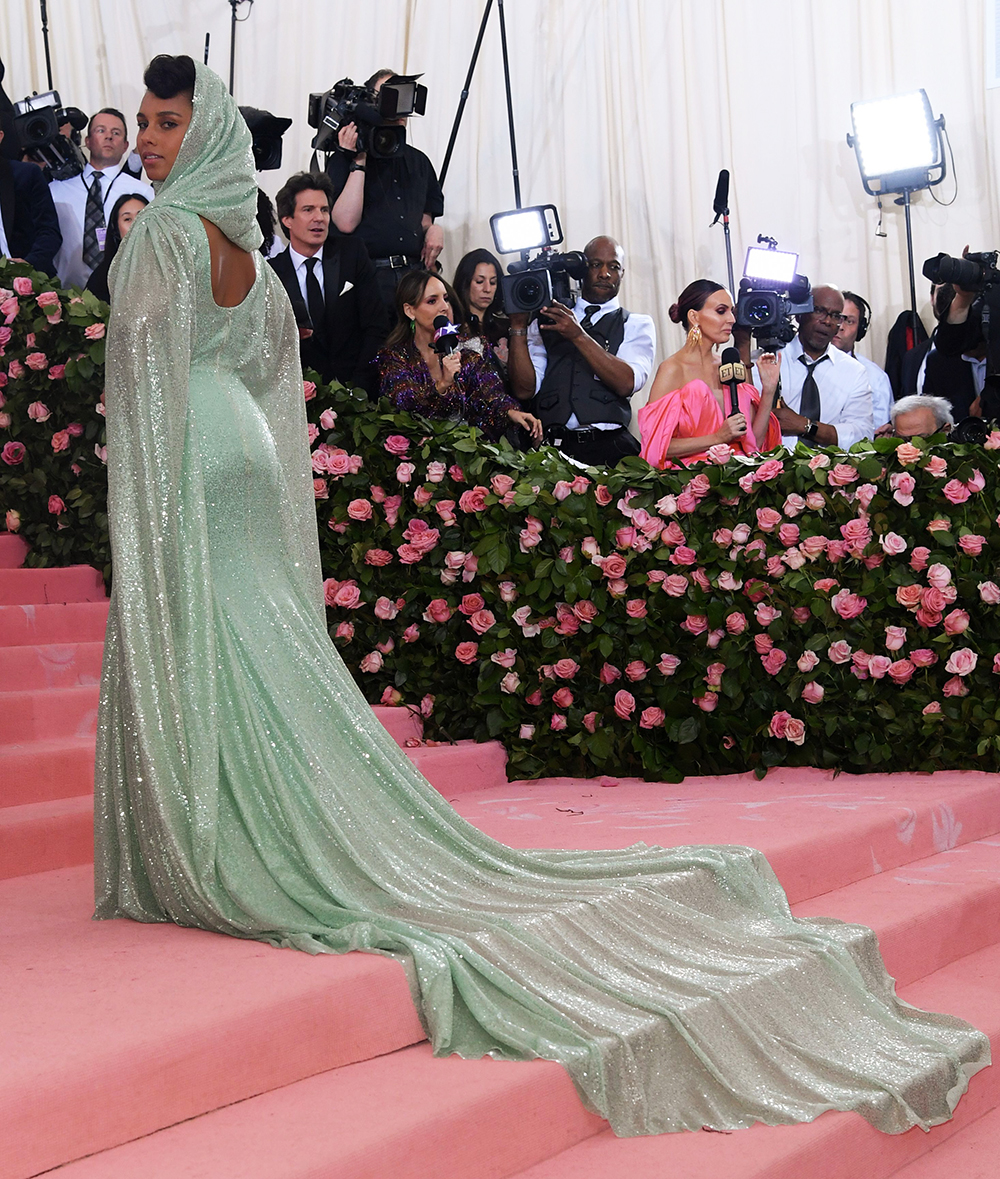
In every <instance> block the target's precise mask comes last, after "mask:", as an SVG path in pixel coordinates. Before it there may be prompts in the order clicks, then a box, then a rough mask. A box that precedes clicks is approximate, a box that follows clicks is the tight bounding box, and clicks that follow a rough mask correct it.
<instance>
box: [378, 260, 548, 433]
mask: <svg viewBox="0 0 1000 1179" xmlns="http://www.w3.org/2000/svg"><path fill="white" fill-rule="evenodd" d="M456 306H457V301H456V299H455V294H454V291H452V289H451V287H450V286H448V284H447V283H445V282H444V281H443V280H442V279H440V278H438V276H437V275H436V274H431V273H430V272H429V271H427V270H410V271H407V272H406V273H405V274H404V275H403V276H402V278H401V279H400V282H399V285H398V286H397V288H396V311H397V314H398V317H399V319H398V322H397V324H396V326H395V327H394V328H393V330H392V332H391V333H390V335H389V338H388V339H387V340H386V342H385V347H384V348H383V349H382V351H381V352H380V353H379V354H378V355H377V356H376V357H375V361H374V363H375V366H376V368H377V369H378V373H379V380H380V388H379V391H380V393H381V395H382V396H383V397H388V398H389V400H390V401H391V402H392V404H393V405H394V406H395V407H396V409H402V410H407V411H409V412H413V413H420V414H423V415H424V416H425V417H429V418H453V419H455V420H456V421H465V422H468V423H469V425H470V426H477V427H478V428H479V429H481V430H482V431H483V433H484V434H485V435H486V437H487V438H489V439H490V440H491V441H494V442H495V441H497V440H498V439H499V438H500V437H502V436H503V435H504V434H505V433H506V432H507V431H508V430H510V429H511V428H512V427H516V426H520V427H523V429H525V430H526V431H527V432H528V434H529V436H530V438H531V440H532V442H534V443H535V444H536V445H537V444H538V443H539V442H541V439H542V424H541V422H540V421H539V420H538V419H537V418H536V417H533V416H532V415H531V414H529V413H525V412H524V410H522V409H521V407H520V405H519V404H518V403H517V402H516V401H514V400H513V398H511V397H510V396H508V394H507V392H506V391H505V390H504V387H503V384H502V383H501V381H500V378H499V376H498V375H497V372H496V369H495V368H494V367H493V365H492V364H491V363H490V362H489V360H488V359H487V358H486V357H484V356H483V355H482V354H481V353H480V352H476V351H474V350H473V349H472V348H465V347H463V343H464V340H463V337H462V334H461V331H460V329H459V328H458V327H457V325H456V324H455V323H454V308H455V307H456Z"/></svg>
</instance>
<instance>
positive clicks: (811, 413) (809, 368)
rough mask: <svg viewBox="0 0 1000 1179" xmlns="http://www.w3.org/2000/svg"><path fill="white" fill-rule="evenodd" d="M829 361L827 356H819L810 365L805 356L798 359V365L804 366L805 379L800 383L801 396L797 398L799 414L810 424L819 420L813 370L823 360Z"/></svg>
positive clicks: (817, 392) (817, 389) (817, 387)
mask: <svg viewBox="0 0 1000 1179" xmlns="http://www.w3.org/2000/svg"><path fill="white" fill-rule="evenodd" d="M829 359H830V357H829V356H821V357H820V358H819V360H816V361H814V362H813V363H812V364H810V363H809V358H808V357H807V356H800V357H799V361H800V363H801V364H804V365H805V366H806V379H805V380H804V381H803V382H802V396H801V397H800V398H799V413H800V414H801V415H802V416H803V417H804V418H808V420H809V421H810V422H818V421H819V420H820V410H819V386H818V385H817V384H816V377H815V375H814V370H815V368H816V365H818V364H822V363H823V361H824V360H829Z"/></svg>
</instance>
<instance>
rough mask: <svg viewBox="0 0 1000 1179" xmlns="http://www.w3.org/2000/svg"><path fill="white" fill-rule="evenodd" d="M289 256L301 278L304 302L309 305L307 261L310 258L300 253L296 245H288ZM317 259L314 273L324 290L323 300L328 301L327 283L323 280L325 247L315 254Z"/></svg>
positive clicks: (298, 276) (300, 287) (320, 287)
mask: <svg viewBox="0 0 1000 1179" xmlns="http://www.w3.org/2000/svg"><path fill="white" fill-rule="evenodd" d="M288 256H289V258H291V260H292V265H293V266H294V267H295V277H296V278H297V279H298V280H299V290H300V291H301V292H302V302H303V303H305V305H306V306H307V307H308V306H309V296H308V294H307V293H306V279H307V278H308V277H309V271H308V270H307V269H306V263H307V262H308V261H309V258H308V256H307V255H306V254H300V253H299V252H298V251H297V250H296V249H295V247H294V246H289V247H288ZM313 257H314V258H315V259H316V265H315V266H314V267H313V274H315V275H316V281H317V282H318V283H319V289H320V290H321V291H322V292H323V302H324V303H325V302H326V284H325V283H324V282H323V247H322V246H320V248H319V249H318V250H317V251H316V253H315V254H313Z"/></svg>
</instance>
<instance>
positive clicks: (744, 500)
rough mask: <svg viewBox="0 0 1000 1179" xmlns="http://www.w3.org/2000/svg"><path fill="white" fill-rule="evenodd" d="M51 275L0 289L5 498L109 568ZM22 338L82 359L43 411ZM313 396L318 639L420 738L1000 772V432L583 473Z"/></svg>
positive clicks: (340, 392)
mask: <svg viewBox="0 0 1000 1179" xmlns="http://www.w3.org/2000/svg"><path fill="white" fill-rule="evenodd" d="M34 278H35V279H36V280H37V278H38V276H34ZM2 280H3V275H2V272H0V281H2ZM42 289H44V290H49V289H54V288H52V287H51V286H44V287H43V286H42V285H40V284H38V283H37V282H36V286H35V289H34V291H33V292H31V293H30V294H27V295H11V294H8V293H7V292H0V294H2V295H3V296H4V298H3V300H2V301H0V315H3V316H8V315H10V314H11V312H12V311H13V312H14V314H13V318H12V319H11V321H10V323H8V324H7V326H8V327H12V328H13V332H12V336H11V337H10V338H8V340H7V341H6V343H5V348H6V355H5V357H4V360H3V363H4V364H5V365H6V366H7V368H6V371H7V373H8V381H7V384H6V386H5V388H4V389H3V390H2V392H3V393H4V394H5V395H6V399H7V405H6V406H4V407H3V409H4V411H5V412H8V413H9V414H10V421H9V422H7V424H6V428H5V432H3V433H0V441H2V442H3V443H4V444H5V445H4V451H3V456H4V457H3V462H0V489H2V494H3V497H4V499H3V502H4V504H5V506H6V508H10V509H12V510H15V511H17V512H19V513H20V527H21V529H22V531H23V532H24V533H25V534H26V535H27V536H28V538H29V540H30V541H31V543H32V544H33V545H34V546H35V548H34V550H33V552H32V554H31V556H30V558H29V561H30V562H31V563H35V564H52V563H69V562H71V561H78V560H89V561H91V562H92V563H95V564H97V565H99V566H103V565H104V563H105V562H106V560H107V548H106V530H104V531H102V527H103V521H104V516H103V506H104V505H103V499H102V498H101V495H100V493H99V492H98V490H97V484H98V483H99V479H100V476H101V475H103V466H102V465H101V458H102V455H101V449H100V448H101V446H102V445H103V435H100V434H99V433H98V428H99V425H102V424H103V422H102V421H101V419H100V407H99V400H100V397H99V395H100V374H99V370H98V369H97V368H96V367H95V368H94V369H93V372H92V373H90V374H89V375H88V376H87V377H84V376H83V373H82V371H81V370H82V368H83V367H84V365H85V362H86V361H88V360H89V362H90V363H91V365H96V364H97V363H99V361H98V357H97V356H95V355H94V353H93V352H92V351H88V349H95V348H96V347H98V346H101V347H102V346H103V344H102V342H101V341H99V340H97V341H95V340H94V337H95V336H96V335H98V331H97V330H96V329H95V328H94V326H93V325H94V324H95V323H97V322H99V320H98V319H97V318H95V317H94V316H93V315H91V314H90V313H89V312H87V314H85V311H86V309H87V308H88V307H89V306H90V305H89V304H88V303H87V302H86V300H85V302H84V303H83V304H75V303H73V302H72V298H71V297H70V296H69V295H63V296H61V300H60V306H61V308H62V313H63V321H62V322H63V323H65V321H66V320H70V321H72V322H73V328H72V330H73V331H74V332H75V333H76V336H74V337H73V341H72V342H67V344H65V345H64V344H62V343H61V342H60V344H59V345H58V347H56V346H51V347H47V346H46V343H47V341H48V340H50V339H51V340H53V341H54V340H55V339H56V336H55V334H53V335H52V336H47V335H44V333H48V332H53V333H54V332H55V331H58V330H61V324H60V323H56V324H53V325H50V326H45V327H42V326H40V325H39V323H38V318H39V307H38V298H37V294H38V292H39V291H40V290H42ZM88 298H89V297H88ZM11 299H17V306H16V307H15V306H14V305H13V304H12V303H11ZM32 299H34V304H32ZM49 306H50V307H52V308H54V306H55V305H54V304H49ZM74 314H75V316H76V320H78V321H79V322H75V321H74ZM22 317H23V321H22ZM42 320H43V322H47V321H46V319H45V317H44V316H43V317H42ZM85 320H86V322H84V321H85ZM29 331H30V332H32V333H33V334H34V337H35V338H34V341H33V342H32V344H31V346H30V349H29V346H28V345H27V343H26V336H27V334H28V332H29ZM43 340H44V341H46V343H40V341H43ZM59 348H61V349H62V351H61V352H60V351H59V350H58V349H59ZM77 349H79V350H80V351H79V352H78V351H77ZM29 350H33V351H36V352H37V351H41V350H45V352H46V355H47V357H48V358H49V360H50V362H51V361H52V360H55V358H56V357H66V356H67V354H68V353H69V352H70V351H72V352H73V355H74V356H75V357H76V359H75V360H73V361H72V362H71V364H73V365H75V366H76V367H75V368H71V367H70V364H67V369H66V374H65V375H64V376H62V377H54V378H52V381H53V384H55V385H60V384H61V382H63V381H65V383H66V385H67V391H66V402H65V408H63V403H62V402H60V401H59V400H58V399H56V398H54V397H50V398H49V399H48V400H47V401H44V404H45V406H46V408H47V409H49V410H50V411H51V412H52V414H53V416H52V418H50V419H47V420H45V421H39V417H38V411H37V410H36V411H35V412H34V415H32V412H31V411H30V408H29V407H30V406H31V405H32V404H34V403H35V402H37V401H39V400H43V399H42V398H41V394H40V390H41V389H45V388H46V386H43V385H42V384H41V382H42V381H43V380H46V381H47V380H49V374H50V373H51V363H50V364H49V369H48V373H46V372H44V371H43V370H42V369H41V368H37V369H31V368H27V367H25V368H24V371H20V370H19V369H17V368H15V369H14V373H13V374H12V373H11V369H10V366H11V363H12V362H13V363H16V364H19V365H21V366H25V365H26V360H27V354H28V351H29ZM81 353H82V358H81V355H80V354H81ZM64 362H65V360H64V359H60V360H59V363H64ZM36 363H38V362H37V361H36ZM72 382H76V384H77V385H78V386H79V390H80V391H79V392H73V391H72V390H71V388H70V387H69V386H71V384H72ZM84 385H86V391H84ZM305 396H306V399H307V411H308V416H309V420H310V427H309V429H310V441H311V445H312V453H313V471H314V477H315V480H314V490H315V495H316V506H317V514H318V521H319V534H320V546H321V552H322V557H323V566H324V576H325V577H326V582H325V592H326V600H327V607H328V618H329V623H330V633H331V635H332V636H333V638H334V642H335V643H336V645H337V647H338V649H339V650H340V652H341V654H342V656H343V657H344V659H345V660H346V661H347V663H348V666H349V667H350V669H351V671H352V673H353V674H354V676H355V677H356V679H357V681H358V683H359V684H360V685H361V687H362V690H363V691H364V692H365V695H366V696H367V697H368V699H369V700H371V701H372V702H374V703H377V702H383V703H388V704H395V705H398V706H401V707H411V708H415V709H418V710H419V711H420V713H421V715H422V716H423V717H424V724H425V733H426V735H427V736H428V737H429V738H432V739H437V740H455V739H459V738H464V737H475V738H476V739H478V740H489V739H494V738H495V739H498V740H500V741H502V742H503V743H504V745H505V747H506V748H507V750H508V754H509V770H510V773H511V776H512V777H534V776H538V775H543V774H549V775H561V774H573V775H587V776H591V775H596V774H600V773H611V774H633V775H638V776H642V777H645V778H648V779H651V780H668V781H669V780H677V779H679V778H680V777H682V776H683V775H685V774H695V773H697V774H706V773H725V772H732V771H736V770H745V769H753V770H754V771H755V772H757V773H758V774H763V773H764V772H766V769H767V767H769V766H772V765H782V764H788V765H819V766H827V767H839V768H843V769H846V770H853V771H856V772H862V771H866V770H876V769H883V770H902V769H911V770H933V769H940V768H976V769H990V770H995V769H996V768H997V767H998V765H1000V709H998V704H1000V701H998V694H997V689H998V685H1000V630H998V627H997V619H998V610H1000V585H998V583H1000V572H998V569H997V559H998V554H1000V533H998V531H997V527H996V525H997V511H998V502H997V501H998V492H1000V473H998V461H1000V434H997V435H995V436H994V437H993V438H991V440H990V442H989V443H987V446H986V447H985V448H982V447H976V446H972V445H950V446H948V445H937V446H933V447H925V446H924V445H923V444H920V445H912V444H902V445H899V444H898V443H897V441H896V440H890V439H886V440H880V441H878V442H876V443H875V444H867V445H865V444H863V445H862V446H860V447H859V448H857V449H856V450H855V451H853V452H852V453H851V454H849V455H843V454H838V453H836V452H833V451H831V452H815V451H812V450H809V449H807V448H805V447H800V448H799V449H798V450H797V451H796V452H795V453H793V454H789V453H787V452H780V451H779V452H777V453H776V455H775V456H774V457H770V458H769V457H767V456H764V457H762V458H759V459H755V460H752V461H751V460H747V461H743V460H735V459H732V458H730V457H729V456H728V452H727V450H726V448H722V449H721V450H720V449H718V448H715V449H713V452H712V458H713V459H714V460H715V461H713V462H709V463H707V464H705V465H703V466H702V467H700V468H696V469H691V470H682V471H670V472H661V471H654V470H652V469H651V468H649V467H648V466H647V465H646V464H645V463H643V462H642V461H641V460H638V459H629V460H626V461H625V462H624V463H623V464H621V465H620V466H619V467H618V468H616V469H615V470H614V471H603V472H598V471H590V472H581V471H580V470H579V469H576V468H572V467H571V466H570V465H569V464H567V463H566V462H565V461H564V460H562V459H561V458H560V457H559V456H558V455H557V454H556V453H555V452H554V451H552V450H549V449H544V450H540V451H536V452H533V453H531V454H527V455H521V454H517V453H515V452H513V451H511V450H509V449H507V448H505V447H498V446H492V445H489V444H487V443H484V442H483V441H482V439H481V437H479V436H478V435H477V434H476V433H475V432H474V431H472V430H470V429H468V428H466V427H463V426H460V425H455V424H453V423H443V422H429V421H426V420H422V419H415V418H412V417H410V416H408V415H405V414H397V413H394V412H392V411H391V410H389V408H388V406H387V404H386V403H384V402H383V403H380V404H378V405H375V404H372V403H369V402H367V401H365V400H364V399H363V398H362V397H361V396H360V394H356V393H352V392H350V391H348V390H345V389H342V388H339V387H329V388H320V389H317V387H316V386H315V385H314V384H313V383H311V382H308V381H307V382H306V384H305ZM74 398H75V400H74ZM53 402H56V404H55V405H53V404H52V403H53ZM85 409H86V410H89V416H88V414H87V413H86V412H85ZM67 416H69V417H73V418H74V421H73V422H69V421H67V422H65V423H64V422H63V421H62V418H64V417H67ZM77 419H79V421H77ZM53 424H55V425H57V426H59V427H60V430H56V431H54V430H53V428H52V426H53ZM73 424H79V425H82V426H83V433H82V434H75V435H74V434H72V433H71V434H70V437H71V439H72V442H71V443H70V444H69V445H68V447H67V449H69V450H70V454H69V455H67V456H66V457H67V458H68V460H69V461H68V462H65V463H63V461H62V459H61V456H62V455H63V453H64V452H63V451H62V450H57V449H55V444H54V443H53V441H52V436H53V435H54V433H59V432H63V433H68V432H69V426H70V425H73ZM88 431H90V432H92V433H93V441H91V439H90V436H89V434H88ZM81 440H83V441H81ZM11 443H14V444H15V446H16V445H17V444H18V443H20V444H21V445H23V446H24V447H25V452H24V455H23V456H21V458H19V459H18V458H17V455H16V453H15V454H13V455H12V454H11V452H10V451H9V450H8V447H9V445H10V444H11ZM85 443H86V444H87V445H89V448H90V449H89V454H87V453H85ZM95 447H96V450H97V453H96V454H95V453H94V451H95ZM46 448H47V449H46ZM11 458H13V459H14V461H13V462H12V461H10V460H11ZM74 466H78V467H80V472H79V473H77V474H74V472H73V467H74ZM77 491H78V492H79V494H78V495H77V497H76V500H74V499H73V498H72V497H73V495H74V493H75V492H77ZM53 495H55V496H57V498H59V499H61V500H62V501H63V503H64V505H65V506H64V508H63V509H62V510H61V511H59V512H58V513H53V512H51V511H50V509H49V500H50V499H51V497H52V496H53ZM84 496H87V497H88V498H87V501H86V505H87V510H88V513H89V514H88V515H87V516H83V515H82V513H81V512H80V511H79V509H77V508H75V507H74V506H73V505H74V504H75V503H77V501H79V500H82V498H83V497H84ZM53 515H55V516H56V519H55V520H53V519H49V518H47V517H52V516H53ZM88 521H90V523H88ZM67 523H68V524H69V528H60V527H59V525H61V524H62V525H65V524H67ZM77 532H78V533H79V537H76V536H74V535H73V534H75V533H77ZM67 533H70V534H71V535H70V537H69V538H68V539H69V543H67V544H66V545H60V544H57V543H55V542H57V541H58V540H59V538H60V537H64V536H66V534H67Z"/></svg>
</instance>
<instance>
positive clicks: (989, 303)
mask: <svg viewBox="0 0 1000 1179" xmlns="http://www.w3.org/2000/svg"><path fill="white" fill-rule="evenodd" d="M962 257H963V258H969V257H970V254H969V247H968V246H966V247H965V249H964V250H963V251H962ZM971 257H974V258H975V257H977V256H976V255H971ZM924 273H925V274H926V273H927V266H926V265H925V267H924ZM983 277H984V278H985V282H977V283H975V289H971V290H970V289H967V286H972V284H971V283H968V284H967V286H961V285H959V282H958V281H956V282H955V296H954V298H953V299H952V301H951V306H950V307H949V308H948V314H947V316H946V317H945V318H944V319H942V320H941V322H940V323H939V324H938V326H937V329H936V330H935V332H934V347H935V349H936V350H937V351H938V352H940V353H941V354H942V356H948V357H956V358H957V357H961V359H962V360H969V361H970V364H977V363H978V367H977V369H976V371H977V372H979V373H982V378H981V379H982V381H983V383H982V385H981V386H980V385H979V382H978V380H977V382H976V388H977V391H978V392H979V398H978V404H977V403H976V402H973V403H972V407H971V409H970V411H969V412H970V413H971V414H973V415H975V416H981V417H983V418H986V419H987V420H989V421H998V420H1000V365H998V363H997V355H998V351H1000V349H998V347H997V340H996V333H997V332H998V331H1000V327H997V326H995V325H997V324H1000V319H998V317H1000V286H996V285H995V284H994V283H993V282H992V281H990V276H989V275H984V276H983ZM984 324H985V325H987V326H986V327H984ZM983 356H985V364H984V362H983V360H982V357H983ZM977 410H978V411H979V412H978V414H977V412H976V411H977Z"/></svg>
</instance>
